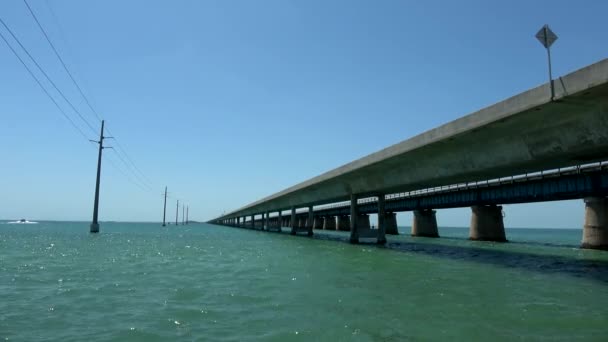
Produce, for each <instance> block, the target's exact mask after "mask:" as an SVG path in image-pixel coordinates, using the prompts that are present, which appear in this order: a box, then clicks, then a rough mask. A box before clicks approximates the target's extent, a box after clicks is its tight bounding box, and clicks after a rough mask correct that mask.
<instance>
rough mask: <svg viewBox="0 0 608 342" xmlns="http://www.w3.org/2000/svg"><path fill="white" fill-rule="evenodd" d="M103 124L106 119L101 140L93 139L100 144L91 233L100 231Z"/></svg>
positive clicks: (102, 121) (100, 136) (100, 135)
mask: <svg viewBox="0 0 608 342" xmlns="http://www.w3.org/2000/svg"><path fill="white" fill-rule="evenodd" d="M103 125H104V120H101V133H100V134H99V141H95V140H91V141H92V142H96V143H98V144H99V154H98V155H97V181H96V182H95V204H94V205H93V222H91V233H99V222H97V217H98V214H99V179H100V177H101V151H103V149H104V147H103V139H105V137H104V136H103Z"/></svg>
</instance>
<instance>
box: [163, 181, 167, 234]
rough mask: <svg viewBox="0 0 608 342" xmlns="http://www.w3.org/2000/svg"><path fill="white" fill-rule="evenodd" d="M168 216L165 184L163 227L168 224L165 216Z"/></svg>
mask: <svg viewBox="0 0 608 342" xmlns="http://www.w3.org/2000/svg"><path fill="white" fill-rule="evenodd" d="M166 217H167V187H166V186H165V204H164V208H163V227H164V226H166V224H165V222H166V221H165V218H166Z"/></svg>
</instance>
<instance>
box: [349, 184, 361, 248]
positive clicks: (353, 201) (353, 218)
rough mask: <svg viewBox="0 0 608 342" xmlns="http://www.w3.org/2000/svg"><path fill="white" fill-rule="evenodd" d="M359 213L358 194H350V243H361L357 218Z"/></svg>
mask: <svg viewBox="0 0 608 342" xmlns="http://www.w3.org/2000/svg"><path fill="white" fill-rule="evenodd" d="M358 218H359V213H358V212H357V196H356V195H355V194H351V195H350V238H349V241H350V243H359V231H358V228H359V227H358V226H357V224H358V223H357V219H358Z"/></svg>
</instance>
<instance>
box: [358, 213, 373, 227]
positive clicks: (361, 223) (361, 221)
mask: <svg viewBox="0 0 608 342" xmlns="http://www.w3.org/2000/svg"><path fill="white" fill-rule="evenodd" d="M370 228H371V225H370V223H369V215H367V214H358V215H357V230H359V231H360V230H361V229H370Z"/></svg>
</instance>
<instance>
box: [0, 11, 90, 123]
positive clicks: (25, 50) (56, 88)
mask: <svg viewBox="0 0 608 342" xmlns="http://www.w3.org/2000/svg"><path fill="white" fill-rule="evenodd" d="M0 23H1V24H2V25H3V26H4V28H5V29H6V30H7V31H8V33H10V35H11V36H12V37H13V39H14V40H15V41H16V42H17V44H19V46H20V47H21V49H22V50H23V51H24V52H25V54H26V55H27V56H28V57H29V58H30V59H31V60H32V62H33V63H34V65H36V67H37V68H38V70H40V72H41V73H42V74H43V75H44V77H45V78H46V79H47V81H49V83H51V85H52V86H53V88H55V90H56V91H57V92H58V93H59V95H61V97H62V98H63V100H64V101H65V102H67V103H68V105H69V106H70V108H72V110H73V111H74V112H75V113H76V114H77V115H78V116H79V117H80V119H81V120H82V121H83V122H84V123H85V124H86V125H87V126H88V127H89V129H91V131H92V132H93V134H95V133H96V132H97V130H96V129H95V128H93V126H92V125H91V123H89V121H88V120H87V119H85V118H84V116H82V114H80V112H79V111H78V109H76V107H74V105H73V104H72V102H70V100H68V98H67V97H66V96H65V95H64V94H63V92H62V91H61V90H60V89H59V88H58V87H57V85H56V84H55V82H53V80H52V79H51V78H50V77H49V75H48V74H47V73H46V72H45V71H44V69H43V68H42V67H41V66H40V64H38V62H37V61H36V59H35V58H34V57H33V56H32V55H31V54H30V52H29V51H28V49H27V48H26V47H25V46H24V45H23V44H22V43H21V41H20V40H19V38H17V36H16V35H15V34H14V33H13V31H12V30H11V29H10V28H9V27H8V25H6V23H5V22H4V20H2V18H0Z"/></svg>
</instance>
